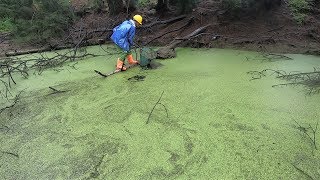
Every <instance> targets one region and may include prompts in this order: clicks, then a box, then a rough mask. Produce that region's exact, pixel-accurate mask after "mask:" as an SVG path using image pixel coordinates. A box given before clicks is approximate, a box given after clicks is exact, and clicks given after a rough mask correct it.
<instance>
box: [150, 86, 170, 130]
mask: <svg viewBox="0 0 320 180" xmlns="http://www.w3.org/2000/svg"><path fill="white" fill-rule="evenodd" d="M163 93H164V91H162V93H161V96H160V98H159V99H158V101H157V103H156V104H155V105H154V106H153V108H152V110H151V112H150V113H149V116H148V119H147V122H146V124H148V123H149V121H150V117H151V115H152V112H153V110H154V109H155V108H156V106H157V105H158V104H160V105H162V106H163V107H164V108H165V110H166V113H167V117H169V115H168V110H167V108H166V106H165V105H163V104H161V103H160V100H161V98H162V95H163Z"/></svg>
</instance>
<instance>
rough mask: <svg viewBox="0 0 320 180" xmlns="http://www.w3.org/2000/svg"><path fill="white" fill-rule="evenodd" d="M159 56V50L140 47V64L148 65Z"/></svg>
mask: <svg viewBox="0 0 320 180" xmlns="http://www.w3.org/2000/svg"><path fill="white" fill-rule="evenodd" d="M156 58H157V52H156V51H154V50H153V49H151V48H149V47H143V48H140V66H142V67H144V66H148V65H149V64H150V62H151V60H153V59H156Z"/></svg>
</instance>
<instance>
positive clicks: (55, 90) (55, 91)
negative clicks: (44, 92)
mask: <svg viewBox="0 0 320 180" xmlns="http://www.w3.org/2000/svg"><path fill="white" fill-rule="evenodd" d="M49 88H50V89H51V90H52V91H53V92H52V93H50V94H48V95H52V94H58V93H64V92H68V90H66V91H61V90H57V89H55V88H53V87H50V86H49Z"/></svg>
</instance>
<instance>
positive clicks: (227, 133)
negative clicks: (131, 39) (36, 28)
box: [0, 47, 320, 179]
mask: <svg viewBox="0 0 320 180" xmlns="http://www.w3.org/2000/svg"><path fill="white" fill-rule="evenodd" d="M88 50H89V51H90V52H94V53H100V54H105V52H104V51H103V50H102V49H101V48H100V47H90V48H89V49H88ZM285 56H286V57H290V58H292V59H290V60H289V59H288V58H285V57H282V58H278V57H276V58H274V57H273V58H270V55H268V56H266V55H263V54H261V53H257V52H248V51H237V50H228V49H191V48H180V49H177V58H175V59H169V60H156V61H157V62H160V63H161V64H163V66H161V67H160V68H158V69H153V70H144V69H141V68H140V67H135V68H132V69H129V70H127V71H126V72H121V73H117V74H115V75H112V76H110V77H107V78H103V77H101V76H99V75H97V74H96V73H94V72H93V70H95V69H97V70H99V71H102V72H110V71H112V70H113V69H114V67H115V62H116V58H117V56H116V55H113V56H110V55H105V56H102V57H93V58H87V59H85V60H81V61H78V62H77V63H69V64H66V65H65V66H63V67H59V68H56V69H51V70H46V71H44V72H43V73H42V74H41V75H38V74H37V73H35V74H32V73H31V75H30V77H29V78H28V79H23V78H22V77H20V76H19V75H15V76H14V77H15V80H16V82H17V85H14V86H13V87H12V89H11V91H12V94H13V96H14V94H16V93H18V92H20V91H21V90H23V92H22V93H21V97H20V100H19V101H18V102H17V103H16V105H15V106H14V107H13V108H8V109H6V110H5V111H3V112H2V113H1V114H0V140H1V141H0V151H1V152H0V177H3V178H4V179H91V178H97V179H310V178H311V179H320V153H319V152H320V150H319V148H320V140H319V139H320V132H318V130H315V129H316V125H317V122H319V117H320V111H319V109H320V103H319V102H320V94H310V95H309V89H308V88H306V87H304V86H290V85H289V86H277V87H272V86H273V85H276V84H282V83H288V81H285V80H282V79H279V78H276V75H274V74H272V71H271V70H283V71H286V72H287V73H289V72H297V71H299V72H311V71H313V70H314V68H317V67H320V57H316V56H305V55H294V54H286V55H285ZM267 57H269V58H267ZM264 69H271V70H270V72H268V73H266V76H264V77H262V78H261V79H256V80H252V75H251V74H248V73H247V72H250V71H262V70H264ZM134 77H143V78H134ZM128 79H130V80H128ZM49 86H50V87H54V88H55V89H58V90H63V91H66V92H64V93H57V94H50V93H52V90H51V89H49ZM162 93H163V94H162ZM161 95H162V96H161ZM157 102H158V103H157ZM8 104H9V102H8V101H7V100H5V99H4V98H2V99H1V103H0V105H1V106H0V107H5V106H7V105H8ZM147 121H148V123H147ZM312 129H313V130H315V131H316V132H315V133H313V131H312ZM318 129H320V128H318ZM314 135H315V141H313V140H314ZM314 144H316V145H317V149H316V148H315V146H314Z"/></svg>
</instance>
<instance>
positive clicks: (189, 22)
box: [144, 17, 193, 46]
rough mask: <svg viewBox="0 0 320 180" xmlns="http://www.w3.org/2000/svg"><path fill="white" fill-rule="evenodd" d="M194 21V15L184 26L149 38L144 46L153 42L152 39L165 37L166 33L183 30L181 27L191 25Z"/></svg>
mask: <svg viewBox="0 0 320 180" xmlns="http://www.w3.org/2000/svg"><path fill="white" fill-rule="evenodd" d="M192 22H193V17H192V18H190V19H189V21H188V22H187V23H185V24H184V25H183V26H181V27H179V28H176V29H173V30H171V31H168V32H165V33H163V34H161V35H159V36H157V37H155V38H152V39H151V40H149V41H148V42H147V43H145V44H144V46H146V45H148V44H149V43H151V42H152V41H154V40H156V39H159V38H161V37H163V36H165V35H167V34H169V33H173V32H175V31H179V30H181V29H183V28H185V27H187V26H189V25H190V24H191V23H192Z"/></svg>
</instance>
